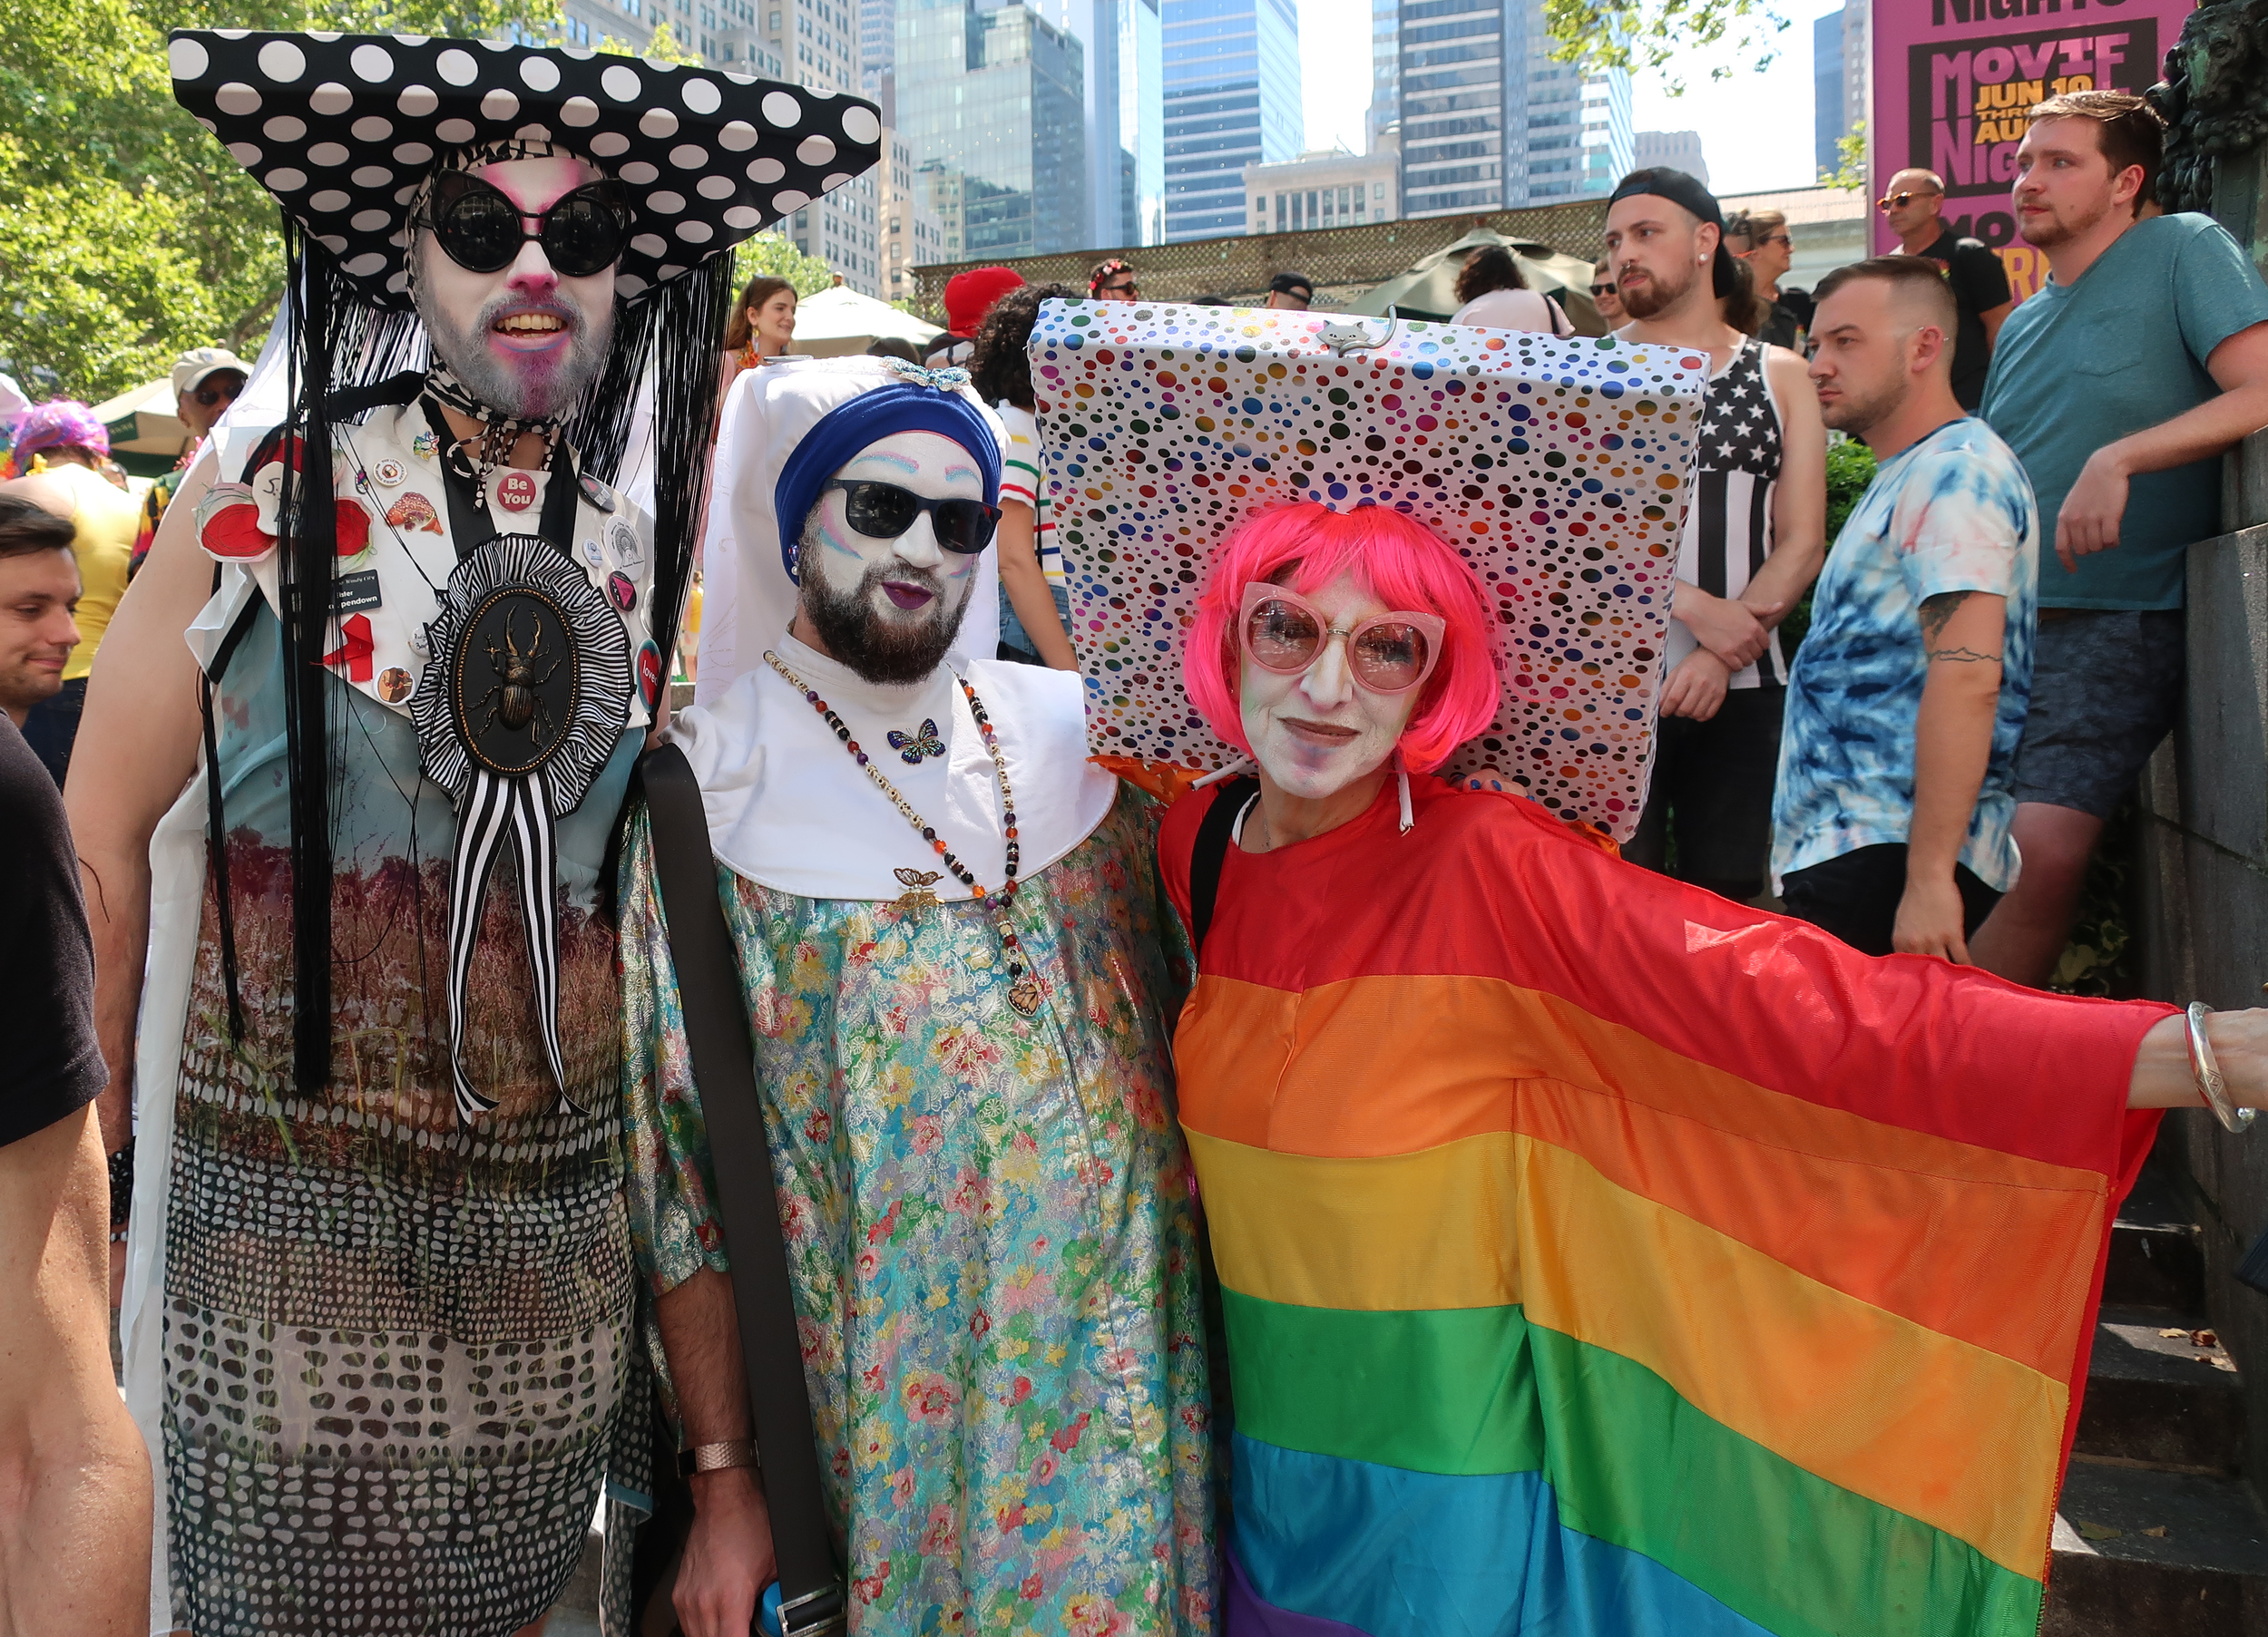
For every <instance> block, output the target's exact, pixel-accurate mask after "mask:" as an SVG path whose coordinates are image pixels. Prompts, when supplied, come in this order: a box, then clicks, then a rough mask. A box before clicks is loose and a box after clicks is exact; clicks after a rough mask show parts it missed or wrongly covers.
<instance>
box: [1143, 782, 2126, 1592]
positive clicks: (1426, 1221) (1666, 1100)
mask: <svg viewBox="0 0 2268 1637" xmlns="http://www.w3.org/2000/svg"><path fill="white" fill-rule="evenodd" d="M1413 783H1416V784H1420V785H1433V782H1432V781H1430V780H1426V781H1414V782H1413ZM1437 792H1438V794H1436V793H1437ZM1206 794H1207V795H1209V794H1210V793H1209V792H1208V793H1206ZM1417 794H1418V795H1419V812H1418V819H1417V827H1416V829H1415V831H1414V832H1413V833H1412V834H1411V835H1409V836H1408V837H1403V836H1401V835H1399V834H1398V833H1396V829H1395V826H1394V824H1393V822H1392V820H1393V812H1392V808H1393V802H1392V786H1391V784H1390V785H1389V787H1388V790H1387V792H1386V794H1385V795H1384V797H1383V798H1382V804H1381V805H1380V806H1378V807H1374V808H1373V809H1372V811H1371V813H1370V814H1367V815H1366V816H1365V817H1364V818H1363V819H1360V820H1357V821H1356V822H1355V823H1353V824H1349V825H1347V826H1344V828H1343V829H1341V830H1337V831H1333V832H1330V833H1326V834H1325V835H1324V836H1322V837H1320V838H1317V839H1315V840H1314V841H1311V842H1306V843H1301V844H1300V845H1298V846H1296V847H1293V848H1288V849H1286V850H1284V851H1282V852H1279V853H1266V854H1259V855H1246V854H1243V853H1238V852H1237V851H1235V850H1234V849H1232V850H1231V852H1230V854H1229V857H1228V860H1227V864H1226V866H1225V868H1224V872H1223V876H1222V881H1221V885H1220V892H1219V899H1218V908H1217V911H1216V916H1215V919H1214V921H1213V923H1212V931H1211V933H1210V936H1209V937H1208V939H1207V942H1206V945H1205V947H1204V949H1203V951H1202V971H1201V976H1200V979H1199V981H1198V986H1197V989H1196V990H1195V992H1194V994H1193V995H1192V997H1191V999H1190V1000H1189V1003H1188V1008H1187V1009H1186V1011H1185V1013H1184V1015H1183V1018H1182V1021H1181V1024H1180V1028H1179V1031H1178V1038H1177V1043H1176V1056H1177V1059H1178V1067H1179V1075H1180V1099H1181V1107H1180V1112H1181V1118H1182V1123H1183V1125H1184V1128H1185V1130H1186V1131H1187V1133H1188V1141H1189V1145H1190V1148H1191V1151H1192V1154H1193V1155H1194V1156H1195V1159H1196V1162H1197V1166H1198V1175H1199V1178H1200V1184H1201V1188H1202V1193H1203V1199H1204V1205H1205V1210H1206V1213H1207V1221H1208V1223H1209V1227H1210V1232H1211V1238H1212V1246H1213V1253H1214V1257H1215V1261H1216V1263H1217V1267H1218V1271H1219V1274H1220V1281H1221V1284H1222V1287H1223V1291H1224V1300H1225V1303H1226V1308H1227V1325H1228V1340H1229V1363H1230V1371H1231V1377H1232V1380H1233V1386H1234V1395H1235V1411H1236V1437H1235V1442H1234V1460H1235V1500H1236V1512H1235V1521H1234V1525H1233V1531H1232V1534H1231V1538H1230V1558H1231V1574H1232V1595H1231V1600H1230V1604H1229V1624H1228V1631H1229V1633H1230V1637H1253V1634H1255V1633H1267V1634H1269V1637H1327V1634H1344V1633H1357V1632H1359V1633H1365V1634H1368V1637H1404V1634H1406V1637H1419V1634H1421V1633H1422V1634H1424V1637H1441V1634H1442V1633H1459V1634H1464V1633H1504V1634H1507V1637H1510V1634H1513V1633H1546V1632H1549V1633H1552V1634H1553V1637H1590V1634H1592V1633H1597V1634H1598V1637H1608V1634H1610V1633H1611V1634H1613V1637H1640V1634H1650V1633H1663V1634H1669V1633H1675V1634H1677V1637H1714V1634H1716V1633H1724V1634H1725V1637H1732V1634H1734V1633H1738V1634H1740V1637H1755V1634H1758V1633H1771V1634H1773V1637H1858V1634H1862V1633H1870V1632H1882V1633H1891V1632H1901V1633H1908V1632H1932V1633H1935V1632H1960V1633H1964V1634H1970V1633H1980V1634H1982V1633H1991V1634H1998V1633H2004V1632H2005V1633H2011V1634H2019V1633H2020V1634H2022V1637H2030V1633H2032V1632H2035V1631H2036V1630H2037V1628H2038V1622H2039V1618H2040V1610H2041V1601H2042V1595H2043V1581H2044V1576H2045V1572H2046V1567H2047V1563H2048V1550H2049V1547H2048V1541H2049V1532H2050V1528H2051V1525H2052V1521H2053V1515H2054V1508H2055V1497H2056V1493H2057V1489H2058V1484H2059V1482H2060V1478H2061V1472H2062V1467H2063V1464H2064V1461H2065V1459H2066V1457H2067V1456H2068V1447H2069V1440H2070V1436H2071V1432H2072V1428H2073V1427H2074V1425H2075V1421H2076V1414H2077V1398H2078V1393H2079V1390H2080V1387H2081V1384H2082V1382H2083V1379H2084V1374H2085V1370H2086V1365H2087V1346H2088V1342H2089V1340H2090V1337H2091V1331H2092V1326H2093V1321H2094V1310H2095V1304H2096V1301H2097V1293H2098V1291H2099V1282H2100V1279H2101V1268H2102V1261H2103V1256H2104V1253H2105V1250H2106V1246H2107V1230H2108V1227H2109V1223H2110V1221H2111V1219H2112V1217H2113V1215H2114V1213H2115V1208H2116V1200H2117V1199H2118V1198H2119V1197H2120V1196H2121V1195H2122V1194H2123V1192H2124V1189H2125V1187H2126V1185H2127V1184H2129V1183H2130V1182H2131V1180H2132V1172H2133V1169H2134V1168H2135V1167H2136V1166H2137V1165H2138V1164H2139V1163H2140V1159H2141V1156H2142V1154H2143V1153H2144V1152H2145V1151H2146V1147H2147V1144H2148V1139H2149V1135H2150V1134H2151V1132H2152V1131H2153V1130H2154V1129H2155V1124H2156V1122H2155V1116H2130V1115H2128V1114H2127V1112H2126V1106H2125V1103H2126V1077H2127V1074H2128V1071H2129V1068H2130V1066H2131V1065H2132V1062H2133V1058H2134V1051H2135V1047H2136V1045H2137V1044H2138V1042H2139V1040H2140V1038H2141V1036H2142V1034H2143V1033H2144V1032H2145V1031H2146V1029H2147V1028H2149V1027H2150V1026H2151V1025H2152V1024H2153V1023H2154V1022H2156V1019H2157V1018H2159V1017H2162V1016H2164V1015H2165V1010H2166V1009H2165V1008H2161V1007H2155V1006H2149V1005H2143V1004H2138V1003H2137V1004H2133V1005H2118V1004H2113V1003H2109V1002H2101V1001H2083V1000H2075V999H2065V998H2060V997H2054V996H2047V995H2041V994H2037V993H2033V992H2030V991H2027V990H2022V989H2016V988H2014V987H2013V986H2010V985H2007V984H2003V983H2000V982H1999V981H1998V980H1997V979H1989V978H1983V977H1980V976H1977V975H1975V974H1971V973H1966V972H1963V971H1961V970H1959V969H1955V968H1952V967H1950V966H1948V965H1946V964H1945V963H1942V962H1937V961H1927V960H1921V959H1918V958H1907V957H1898V958H1893V959H1892V960H1869V959H1867V958H1865V957H1862V956H1860V955H1857V954H1855V953H1853V951H1851V950H1848V949H1847V948H1845V947H1844V946H1843V945H1842V944H1840V943H1837V942H1836V941H1835V940H1833V939H1831V938H1828V937H1827V936H1826V935H1824V934H1823V933H1820V932H1818V931H1815V930H1813V929H1812V928H1809V927H1807V926H1804V925H1802V924H1800V923H1797V922H1794V921H1783V920H1778V919H1775V918H1770V917H1764V916H1760V915H1759V914H1758V913H1757V912H1756V911H1750V910H1746V909H1744V908H1741V907H1740V906H1737V905H1734V904H1730V903H1727V902H1725V901H1723V900H1720V899H1716V898H1715V897H1713V896H1711V895H1710V894H1708V893H1706V892H1699V891H1697V890H1693V889H1686V888H1684V887H1680V886H1678V885H1677V884H1676V883H1674V882H1667V881H1664V880H1663V879H1662V878H1660V877H1657V876H1653V875H1650V874H1647V872H1642V871H1639V870H1637V869H1636V868H1634V867H1631V866H1628V865H1624V864H1622V863H1620V862H1618V861H1616V860H1614V859H1612V858H1611V857H1609V856H1608V855H1607V854H1606V853H1603V852H1601V851H1599V850H1598V849H1597V848H1594V847H1592V846H1589V845H1587V844H1585V843H1580V842H1577V841H1574V840H1572V839H1570V838H1569V836H1568V834H1567V833H1566V832H1564V831H1563V830H1562V829H1561V828H1560V827H1559V826H1558V825H1557V824H1556V823H1553V822H1552V821H1551V820H1549V818H1548V817H1547V816H1546V815H1544V814H1542V811H1541V809H1540V808H1537V807H1535V806H1534V805H1533V804H1529V803H1526V802H1522V801H1520V800H1518V799H1517V798H1509V797H1493V796H1478V795H1461V794H1455V793H1450V792H1446V791H1442V790H1441V788H1440V786H1438V785H1433V789H1432V790H1426V789H1421V790H1419V792H1418V793H1417ZM1204 805H1205V801H1204V799H1202V798H1198V799H1193V800H1190V801H1186V802H1184V803H1182V804H1179V805H1178V807H1177V809H1176V810H1175V812H1174V813H1173V814H1171V815H1170V816H1169V818H1168V823H1167V828H1166V833H1165V836H1164V841H1163V846H1162V851H1163V853H1164V855H1165V861H1166V871H1167V878H1168V884H1169V887H1170V888H1171V890H1172V891H1173V892H1174V893H1175V895H1176V897H1177V900H1178V901H1179V903H1180V905H1181V907H1182V910H1183V912H1184V914H1185V915H1186V914H1187V912H1188V900H1187V882H1188V853H1189V848H1190V844H1191V842H1192V839H1193V835H1194V832H1195V827H1196V820H1197V816H1198V814H1199V813H1200V812H1201V810H1202V808H1203V806H1204Z"/></svg>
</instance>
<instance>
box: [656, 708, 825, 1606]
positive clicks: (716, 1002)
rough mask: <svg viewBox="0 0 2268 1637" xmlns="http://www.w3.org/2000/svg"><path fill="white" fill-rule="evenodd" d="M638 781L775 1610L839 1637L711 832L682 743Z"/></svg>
mask: <svg viewBox="0 0 2268 1637" xmlns="http://www.w3.org/2000/svg"><path fill="white" fill-rule="evenodd" d="M638 771H639V776H640V781H641V782H642V784H643V785H644V788H645V796H646V812H647V814H648V822H649V823H650V824H651V826H652V830H653V854H654V880H655V882H656V883H657V884H658V885H659V887H660V892H661V912H662V918H663V920H664V921H665V922H666V923H667V924H668V927H669V930H670V961H671V962H672V963H673V964H674V965H675V966H676V968H677V979H678V999H679V1004H680V1005H681V1006H682V1008H683V1009H684V1015H685V1043H686V1047H687V1051H688V1054H689V1057H691V1059H692V1067H693V1083H694V1085H695V1086H697V1087H698V1088H699V1093H700V1104H701V1113H702V1116H703V1118H704V1121H705V1123H706V1124H707V1125H708V1128H709V1161H710V1167H711V1170H712V1172H713V1174H714V1175H715V1176H716V1179H717V1215H718V1218H719V1224H720V1225H721V1226H722V1228H723V1229H724V1235H725V1243H726V1245H727V1247H728V1249H729V1252H730V1253H731V1257H732V1299H733V1303H734V1305H735V1306H736V1307H737V1308H738V1311H739V1322H740V1357H741V1359H742V1360H743V1361H744V1363H745V1365H746V1368H747V1371H748V1406H749V1408H750V1410H751V1411H752V1413H753V1415H754V1418H755V1421H756V1442H757V1448H758V1450H759V1451H760V1452H761V1454H762V1457H763V1463H764V1495H765V1499H766V1500H767V1502H768V1503H769V1505H770V1509H771V1515H772V1546H773V1550H774V1552H775V1553H776V1554H777V1558H778V1563H779V1594H780V1604H781V1608H782V1610H783V1613H784V1614H785V1615H786V1621H785V1623H786V1625H787V1632H789V1637H799V1634H802V1633H816V1632H828V1631H837V1632H839V1631H841V1630H842V1629H843V1623H844V1621H845V1619H846V1608H847V1604H846V1600H845V1597H844V1591H843V1577H842V1574H841V1571H840V1570H839V1569H838V1568H837V1567H836V1562H835V1548H834V1545H833V1544H832V1541H831V1539H830V1537H829V1535H828V1531H827V1527H826V1496H825V1495H824V1493H823V1492H822V1491H821V1489H820V1487H819V1456H818V1443H817V1439H816V1437H815V1435H814V1434H813V1432H812V1421H811V1397H810V1392H809V1390H808V1389H807V1386H806V1383H805V1381H804V1374H803V1347H802V1343H801V1341H800V1340H799V1331H798V1329H797V1323H796V1303H795V1296H794V1293H793V1291H790V1289H789V1288H788V1282H787V1243H786V1242H785V1240H783V1239H782V1237H781V1235H780V1227H779V1196H778V1194H777V1193H776V1192H775V1191H774V1188H773V1184H772V1153H771V1148H770V1145H768V1144H767V1141H766V1140H765V1135H764V1112H763V1109H762V1107H761V1106H760V1104H759V1102H758V1094H757V1089H756V1054H755V1050H754V1047H752V1046H751V1045H750V1043H749V1039H748V1012H747V1009H746V1008H745V1007H744V1006H743V1004H742V1002H741V998H740V983H739V968H738V961H737V960H735V958H734V954H733V948H732V934H731V933H730V931H728V929H727V928H726V925H725V912H724V906H723V905H722V904H721V903H719V901H718V899H717V867H716V863H715V860H714V855H713V854H712V853H711V851H710V848H709V820H708V816H707V814H705V813H704V812H703V811H702V807H701V792H700V786H699V784H697V783H696V782H695V781H694V778H693V769H692V768H691V766H690V765H688V764H687V762H686V760H685V753H684V752H683V751H682V750H680V749H679V748H678V747H677V746H676V745H661V746H660V747H659V748H657V749H654V750H650V751H649V752H647V753H646V755H645V756H644V757H643V758H641V759H640V762H639V764H638Z"/></svg>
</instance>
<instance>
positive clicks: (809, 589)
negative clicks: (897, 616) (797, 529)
mask: <svg viewBox="0 0 2268 1637" xmlns="http://www.w3.org/2000/svg"><path fill="white" fill-rule="evenodd" d="M815 535H816V528H815V529H813V530H810V531H807V532H806V535H805V541H804V551H803V558H802V560H803V564H804V573H803V597H802V603H803V610H804V612H805V613H807V614H808V615H810V616H811V625H812V628H813V629H814V630H816V631H817V632H818V634H819V642H820V646H821V648H823V649H824V650H825V651H826V652H827V653H829V654H832V655H833V656H834V657H835V658H837V659H840V660H841V661H842V662H843V663H844V664H845V665H847V666H848V667H850V668H851V671H852V673H853V674H854V675H855V676H857V677H860V678H861V679H863V680H865V681H867V682H874V683H879V684H886V685H903V684H905V683H908V682H919V681H920V680H921V679H922V678H923V677H926V676H928V675H929V674H930V673H931V672H932V671H934V670H935V669H936V668H937V667H938V666H939V665H940V664H941V663H943V660H944V658H945V650H946V649H947V648H951V647H952V646H953V638H956V637H958V636H960V634H961V619H962V616H963V615H964V614H966V613H967V612H968V611H969V599H968V598H967V597H966V596H963V598H962V599H961V600H960V602H959V603H957V604H949V603H948V600H947V599H948V596H949V593H948V591H947V589H946V588H945V587H944V586H943V584H941V583H940V582H939V580H938V579H937V577H936V576H935V575H934V574H932V573H930V572H929V570H926V569H916V568H914V567H912V566H911V565H910V564H907V563H904V562H898V561H891V562H886V563H876V564H875V565H874V566H873V567H871V568H869V569H868V570H866V571H865V573H864V574H862V575H860V576H859V579H858V583H857V585H856V586H855V587H853V588H852V589H851V590H847V591H846V590H840V589H838V588H837V587H836V584H835V583H834V581H833V580H830V579H829V578H828V577H827V575H826V571H825V570H823V569H820V563H821V561H822V557H821V552H822V551H823V550H824V548H823V547H821V546H820V544H819V543H818V541H816V538H814V536H815ZM813 570H819V571H817V572H814V571H813ZM885 579H887V580H899V581H902V582H903V583H904V584H907V585H917V586H920V587H922V588H923V589H924V590H927V591H930V592H931V593H933V594H934V601H932V602H931V603H930V604H929V606H928V608H927V609H924V611H923V617H922V618H921V619H914V620H905V621H898V620H891V619H885V618H884V617H883V615H882V614H881V612H880V611H879V610H877V609H875V598H876V597H877V595H886V593H884V592H882V590H881V588H882V582H883V581H884V580H885Z"/></svg>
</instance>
